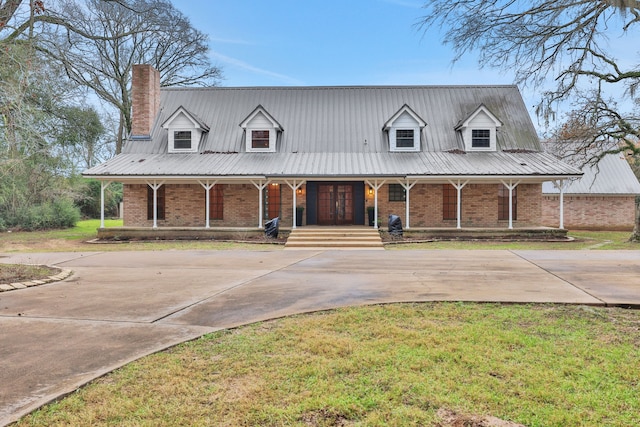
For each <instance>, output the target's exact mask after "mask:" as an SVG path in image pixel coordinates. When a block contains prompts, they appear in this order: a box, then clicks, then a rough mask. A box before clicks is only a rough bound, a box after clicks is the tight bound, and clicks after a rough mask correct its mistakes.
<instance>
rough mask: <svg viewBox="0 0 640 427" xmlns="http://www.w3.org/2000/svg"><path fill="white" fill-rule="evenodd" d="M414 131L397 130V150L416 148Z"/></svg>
mask: <svg viewBox="0 0 640 427" xmlns="http://www.w3.org/2000/svg"><path fill="white" fill-rule="evenodd" d="M414 134H415V131H414V129H396V148H414V147H415V146H416V141H415V136H414Z"/></svg>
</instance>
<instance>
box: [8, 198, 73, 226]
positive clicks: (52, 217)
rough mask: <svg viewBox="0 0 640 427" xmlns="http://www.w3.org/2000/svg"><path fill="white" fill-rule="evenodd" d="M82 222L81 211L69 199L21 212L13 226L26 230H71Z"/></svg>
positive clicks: (35, 206)
mask: <svg viewBox="0 0 640 427" xmlns="http://www.w3.org/2000/svg"><path fill="white" fill-rule="evenodd" d="M79 220H80V211H79V210H78V208H77V207H75V206H74V204H73V202H72V201H71V200H69V199H64V198H62V199H57V200H55V201H53V202H46V203H43V204H40V205H33V206H30V207H27V208H25V209H22V210H20V211H19V212H18V213H17V215H16V218H13V221H11V222H12V225H13V226H17V227H19V228H21V229H24V230H42V229H47V228H69V227H73V226H75V225H76V223H77V222H78V221H79Z"/></svg>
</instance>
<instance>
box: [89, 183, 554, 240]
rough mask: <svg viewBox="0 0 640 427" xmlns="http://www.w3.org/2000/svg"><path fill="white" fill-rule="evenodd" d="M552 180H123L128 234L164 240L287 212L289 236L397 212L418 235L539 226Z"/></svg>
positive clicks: (248, 226) (235, 228)
mask: <svg viewBox="0 0 640 427" xmlns="http://www.w3.org/2000/svg"><path fill="white" fill-rule="evenodd" d="M555 178H557V179H555V180H554V182H555V183H556V184H557V185H558V187H559V188H560V198H559V206H558V210H559V224H558V228H559V229H563V228H564V224H563V218H564V214H563V200H562V199H563V198H562V195H563V193H562V189H563V188H564V185H563V183H564V180H565V179H566V178H563V177H555ZM114 180H115V179H114ZM544 180H546V181H548V180H550V179H549V177H547V178H546V179H545V178H541V177H531V176H502V177H486V176H480V177H478V176H456V177H432V176H429V177H408V176H405V177H375V178H371V177H354V178H350V179H348V180H347V179H344V178H343V179H342V180H338V179H336V178H326V179H318V178H317V177H315V178H314V179H312V180H311V179H307V178H306V177H292V178H282V177H279V178H275V177H245V178H243V179H238V178H234V179H229V178H225V177H208V178H207V177H192V178H185V177H179V178H178V177H150V178H147V179H119V180H118V181H121V182H123V184H124V185H125V204H124V211H125V216H124V217H125V227H123V228H122V233H124V232H125V231H126V234H127V235H128V236H135V238H138V237H141V236H142V235H143V234H144V233H147V234H149V236H155V238H158V237H159V236H163V235H181V236H185V237H182V238H199V237H198V236H199V235H200V236H208V235H211V236H216V235H218V236H219V235H224V236H225V237H227V236H230V235H234V234H235V235H237V234H247V233H251V234H260V233H262V232H263V230H264V224H265V222H266V221H267V220H269V219H271V218H274V217H276V216H277V217H279V218H280V220H281V221H280V229H281V232H282V233H283V234H286V233H287V230H288V229H295V228H296V227H298V226H302V225H304V226H308V225H325V226H331V225H369V226H372V227H373V228H375V229H378V228H382V229H383V230H384V229H385V228H386V221H387V217H388V215H390V214H395V215H398V216H399V217H400V218H401V219H402V223H403V228H404V230H405V231H406V232H407V233H412V234H413V233H414V232H415V233H421V234H426V235H436V234H437V235H443V234H451V233H454V230H457V232H458V233H459V234H460V235H462V234H469V233H471V230H496V231H498V230H516V232H517V230H538V229H539V225H540V224H539V223H538V222H537V221H539V218H540V209H541V208H540V206H541V189H540V186H541V182H542V181H544ZM110 182H111V181H107V180H102V186H101V188H102V191H101V227H100V229H101V230H104V231H101V232H100V233H99V237H101V238H102V237H104V238H108V236H107V234H108V235H109V236H113V235H114V233H115V231H112V230H110V231H106V229H104V190H105V189H106V188H107V186H108V185H109V184H110ZM165 190H166V191H165ZM196 230H197V231H198V232H196ZM208 230H209V231H208ZM465 230H468V231H465ZM149 231H151V233H149ZM445 231H446V233H445ZM122 235H123V236H124V234H122ZM151 238H153V237H151ZM204 238H207V237H204Z"/></svg>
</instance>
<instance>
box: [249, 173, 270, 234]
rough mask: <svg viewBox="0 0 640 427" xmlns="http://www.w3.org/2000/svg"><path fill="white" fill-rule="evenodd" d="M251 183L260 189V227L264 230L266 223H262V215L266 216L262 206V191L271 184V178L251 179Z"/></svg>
mask: <svg viewBox="0 0 640 427" xmlns="http://www.w3.org/2000/svg"><path fill="white" fill-rule="evenodd" d="M251 183H252V184H253V185H254V186H255V187H256V188H257V189H258V228H259V229H261V230H262V229H263V228H264V225H262V221H263V219H262V217H263V216H264V212H263V206H262V191H263V190H264V189H265V187H266V186H267V185H269V180H267V181H263V180H260V181H251Z"/></svg>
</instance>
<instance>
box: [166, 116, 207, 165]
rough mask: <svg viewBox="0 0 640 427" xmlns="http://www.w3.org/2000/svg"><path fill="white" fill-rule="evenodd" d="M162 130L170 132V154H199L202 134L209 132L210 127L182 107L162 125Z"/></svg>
mask: <svg viewBox="0 0 640 427" xmlns="http://www.w3.org/2000/svg"><path fill="white" fill-rule="evenodd" d="M162 128H163V129H167V131H168V132H169V133H168V139H169V150H168V151H169V153H197V152H198V146H199V145H200V140H201V139H202V134H203V133H204V132H209V126H207V125H206V124H205V123H204V122H202V120H200V119H199V118H198V117H197V116H195V115H193V114H191V113H190V112H189V111H187V109H186V108H184V107H182V106H180V107H178V109H177V110H176V111H175V112H174V113H173V114H172V115H171V116H169V118H168V119H167V120H165V121H164V123H162Z"/></svg>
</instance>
